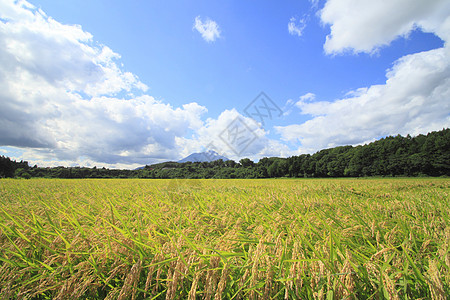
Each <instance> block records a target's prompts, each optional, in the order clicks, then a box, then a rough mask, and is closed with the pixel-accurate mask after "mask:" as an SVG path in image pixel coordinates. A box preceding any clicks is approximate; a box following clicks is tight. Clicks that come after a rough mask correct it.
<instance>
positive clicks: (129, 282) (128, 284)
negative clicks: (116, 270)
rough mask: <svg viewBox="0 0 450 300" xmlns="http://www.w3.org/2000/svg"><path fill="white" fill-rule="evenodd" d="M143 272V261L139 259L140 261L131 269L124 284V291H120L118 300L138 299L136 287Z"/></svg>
mask: <svg viewBox="0 0 450 300" xmlns="http://www.w3.org/2000/svg"><path fill="white" fill-rule="evenodd" d="M141 271H142V261H141V260H140V259H138V261H137V262H136V263H135V264H134V265H133V266H132V267H131V270H130V272H129V273H128V275H127V277H126V279H125V282H124V283H123V287H122V290H121V291H120V294H119V297H118V298H117V300H125V299H130V295H131V299H134V298H135V297H136V291H137V290H136V287H137V284H138V282H139V279H140V275H141Z"/></svg>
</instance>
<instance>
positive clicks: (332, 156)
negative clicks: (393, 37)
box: [0, 128, 450, 178]
mask: <svg viewBox="0 0 450 300" xmlns="http://www.w3.org/2000/svg"><path fill="white" fill-rule="evenodd" d="M449 162H450V129H449V128H447V129H443V130H441V131H436V132H431V133H428V134H427V135H422V134H421V135H418V136H416V137H411V136H410V135H408V136H406V137H403V136H401V135H397V136H389V137H386V138H382V139H380V140H377V141H375V142H372V143H370V144H367V145H364V146H356V147H353V146H342V147H335V148H330V149H324V150H320V151H318V152H316V153H314V154H312V155H310V154H302V155H298V156H292V157H288V158H279V157H269V158H268V157H264V158H262V159H260V160H259V161H258V162H257V163H255V162H253V161H251V160H250V159H248V158H244V159H241V160H240V161H239V162H235V161H233V160H229V161H223V160H217V161H213V162H185V163H177V162H165V163H159V164H153V165H147V166H145V167H144V168H142V169H139V170H117V169H106V168H96V167H94V168H85V167H56V168H39V167H37V166H34V167H30V166H29V165H28V163H27V162H26V161H20V162H16V161H13V160H11V159H9V158H8V157H5V156H2V157H1V158H0V177H21V178H31V177H46V178H275V177H295V178H298V177H305V178H325V177H363V176H450V164H449Z"/></svg>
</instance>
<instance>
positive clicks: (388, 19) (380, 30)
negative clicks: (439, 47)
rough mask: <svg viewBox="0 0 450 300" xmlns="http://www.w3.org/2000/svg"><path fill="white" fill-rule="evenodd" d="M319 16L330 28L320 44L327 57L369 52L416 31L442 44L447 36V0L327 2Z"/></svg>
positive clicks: (449, 31) (449, 23)
mask: <svg viewBox="0 0 450 300" xmlns="http://www.w3.org/2000/svg"><path fill="white" fill-rule="evenodd" d="M320 16H321V20H322V22H323V23H324V24H329V25H330V27H331V33H330V34H329V35H328V36H327V38H326V42H325V45H324V49H325V52H326V53H327V54H333V53H334V54H336V53H342V52H344V51H347V50H348V51H353V52H367V53H372V52H374V51H376V50H377V49H378V48H379V47H381V46H385V45H388V44H389V43H390V42H391V41H393V40H394V39H396V38H397V37H399V36H407V35H408V34H409V33H410V32H411V31H412V30H414V29H416V28H420V29H422V30H424V31H426V32H433V33H435V34H436V35H438V36H439V37H440V38H441V39H443V40H445V41H448V40H449V35H450V2H449V1H447V0H415V1H410V0H390V1H372V0H358V1H354V0H328V1H327V3H326V4H325V6H324V8H323V9H322V11H321V14H320Z"/></svg>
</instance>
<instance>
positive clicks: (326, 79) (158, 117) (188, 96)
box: [0, 0, 450, 168]
mask: <svg viewBox="0 0 450 300" xmlns="http://www.w3.org/2000/svg"><path fill="white" fill-rule="evenodd" d="M449 41H450V2H449V1H447V0H415V1H411V0H390V1H372V0H327V1H318V0H295V1H294V0H288V1H254V0H230V1H218V0H217V1H214V0H213V1H204V0H202V1H187V0H177V1H175V0H165V1H157V0H134V1H110V0H109V1H106V0H105V1H104V0H99V1H85V0H76V1H75V0H65V1H55V0H43V1H38V0H30V1H12V0H0V43H1V45H0V155H5V156H8V157H11V158H13V159H16V160H26V161H28V162H29V163H30V164H31V165H34V164H37V165H38V166H41V167H52V166H87V167H93V166H97V167H108V168H136V167H139V166H142V165H146V164H152V163H157V162H162V161H169V160H171V161H176V160H180V159H182V158H183V157H185V156H187V155H189V154H191V153H193V152H201V151H205V150H214V151H216V152H218V153H219V154H221V155H223V156H226V157H228V158H230V159H234V160H236V161H238V160H239V159H241V158H244V157H248V158H250V159H252V160H255V161H257V160H259V159H260V158H262V157H272V156H278V157H289V156H292V155H300V154H304V153H314V152H316V151H318V150H321V149H324V148H331V147H336V146H341V145H361V144H365V143H369V142H372V141H374V140H377V139H379V138H382V137H385V136H389V135H397V134H401V135H407V134H410V135H412V136H415V135H418V134H426V133H428V132H431V131H436V130H441V129H443V128H448V127H450V46H449V44H448V42H449Z"/></svg>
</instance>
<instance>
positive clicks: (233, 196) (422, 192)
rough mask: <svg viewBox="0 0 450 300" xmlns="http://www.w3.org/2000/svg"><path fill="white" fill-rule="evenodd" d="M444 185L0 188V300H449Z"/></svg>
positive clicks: (130, 183) (40, 182) (217, 183)
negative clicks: (78, 299)
mask: <svg viewBox="0 0 450 300" xmlns="http://www.w3.org/2000/svg"><path fill="white" fill-rule="evenodd" d="M449 191H450V180H449V179H363V180H361V179H359V180H357V179H327V180H319V179H312V180H304V179H301V180H282V179H277V180H132V179H130V180H128V179H127V180H50V179H31V180H5V179H2V180H0V298H2V299H8V298H11V299H67V298H81V299H105V298H106V299H271V298H272V299H308V298H309V299H384V298H386V299H388V298H390V299H418V298H424V299H430V298H431V299H446V295H449V294H450V286H449V282H450V255H449V248H450V226H449V221H450V217H449V214H450V207H449V206H450V202H449V199H450V197H449Z"/></svg>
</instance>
